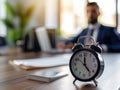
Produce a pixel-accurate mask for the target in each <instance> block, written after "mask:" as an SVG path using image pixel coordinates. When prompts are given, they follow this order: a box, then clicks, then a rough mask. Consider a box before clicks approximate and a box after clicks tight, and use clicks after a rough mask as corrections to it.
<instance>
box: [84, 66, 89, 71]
mask: <svg viewBox="0 0 120 90" xmlns="http://www.w3.org/2000/svg"><path fill="white" fill-rule="evenodd" d="M84 67H85V68H86V69H87V71H88V72H89V73H90V70H89V69H88V67H87V66H86V65H84Z"/></svg>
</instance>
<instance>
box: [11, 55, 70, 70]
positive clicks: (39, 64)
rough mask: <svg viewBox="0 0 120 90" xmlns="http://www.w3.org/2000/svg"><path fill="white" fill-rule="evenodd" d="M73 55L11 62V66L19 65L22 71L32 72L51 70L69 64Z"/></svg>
mask: <svg viewBox="0 0 120 90" xmlns="http://www.w3.org/2000/svg"><path fill="white" fill-rule="evenodd" d="M70 57H71V54H63V55H56V56H53V57H44V58H33V59H22V60H13V61H10V64H12V65H17V66H19V67H20V68H22V69H25V70H31V69H37V68H49V67H56V66H64V65H68V64H69V60H70Z"/></svg>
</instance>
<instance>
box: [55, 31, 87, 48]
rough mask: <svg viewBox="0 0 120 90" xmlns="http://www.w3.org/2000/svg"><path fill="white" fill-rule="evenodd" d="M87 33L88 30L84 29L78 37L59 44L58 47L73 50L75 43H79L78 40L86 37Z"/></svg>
mask: <svg viewBox="0 0 120 90" xmlns="http://www.w3.org/2000/svg"><path fill="white" fill-rule="evenodd" d="M85 32H86V29H84V30H83V31H82V32H81V33H79V34H78V35H77V36H75V37H73V38H70V39H68V40H66V41H65V42H64V43H61V42H60V43H58V45H57V47H58V48H60V49H71V48H72V47H73V45H74V43H77V41H78V38H79V37H81V36H84V35H85Z"/></svg>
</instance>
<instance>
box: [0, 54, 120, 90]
mask: <svg viewBox="0 0 120 90" xmlns="http://www.w3.org/2000/svg"><path fill="white" fill-rule="evenodd" d="M44 56H48V54H47V55H46V54H40V53H39V54H35V53H23V54H16V55H10V56H0V90H118V88H119V87H120V70H119V69H120V54H104V55H103V58H104V60H105V70H104V73H103V75H102V76H101V77H100V78H99V79H98V80H97V81H98V88H95V87H92V85H93V83H92V82H88V83H82V82H79V81H77V82H76V85H77V86H78V87H77V88H76V87H75V86H74V85H73V80H74V78H73V77H72V75H71V73H70V72H69V67H68V66H63V67H56V68H50V69H51V70H53V69H57V70H59V71H65V72H68V73H69V76H67V77H64V78H62V79H59V80H56V81H54V82H52V83H42V82H38V81H31V80H27V79H26V77H27V75H28V74H29V73H30V72H34V71H35V70H34V71H25V70H22V69H20V68H18V67H14V66H12V65H10V64H9V63H8V61H9V60H13V59H22V58H34V57H44ZM39 70H41V69H37V70H36V71H39ZM42 70H43V69H42ZM80 88H82V89H80ZM87 88H88V89H87ZM90 88H91V89H90Z"/></svg>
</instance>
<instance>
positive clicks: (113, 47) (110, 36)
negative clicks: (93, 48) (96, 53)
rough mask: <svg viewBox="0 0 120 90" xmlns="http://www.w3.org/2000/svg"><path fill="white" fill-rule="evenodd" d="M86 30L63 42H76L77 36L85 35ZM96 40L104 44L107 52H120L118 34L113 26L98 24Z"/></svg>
mask: <svg viewBox="0 0 120 90" xmlns="http://www.w3.org/2000/svg"><path fill="white" fill-rule="evenodd" d="M88 30H89V29H88V28H85V29H84V30H83V31H82V32H81V33H80V34H78V35H77V36H76V37H73V38H71V39H69V40H67V41H66V42H65V44H68V43H70V42H72V43H76V42H77V40H78V38H79V37H81V36H85V35H87V32H88ZM97 42H99V44H105V45H106V46H107V48H108V52H120V36H119V34H118V32H117V30H116V28H114V27H108V26H103V25H100V28H99V32H98V36H97Z"/></svg>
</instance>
